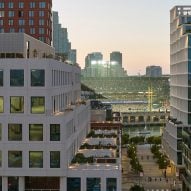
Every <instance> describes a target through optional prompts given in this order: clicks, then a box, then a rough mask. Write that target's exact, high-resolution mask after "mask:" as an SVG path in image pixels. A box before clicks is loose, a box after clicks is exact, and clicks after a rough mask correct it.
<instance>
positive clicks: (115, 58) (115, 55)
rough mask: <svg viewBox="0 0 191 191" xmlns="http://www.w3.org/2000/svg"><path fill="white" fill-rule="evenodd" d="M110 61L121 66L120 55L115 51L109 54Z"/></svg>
mask: <svg viewBox="0 0 191 191" xmlns="http://www.w3.org/2000/svg"><path fill="white" fill-rule="evenodd" d="M110 61H111V62H117V63H118V64H119V65H120V66H122V53H121V52H117V51H115V52H112V53H110Z"/></svg>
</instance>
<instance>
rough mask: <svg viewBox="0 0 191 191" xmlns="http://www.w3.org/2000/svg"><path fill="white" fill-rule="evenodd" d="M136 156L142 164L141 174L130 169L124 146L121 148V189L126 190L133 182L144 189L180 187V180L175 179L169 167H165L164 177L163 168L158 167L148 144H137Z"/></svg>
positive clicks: (166, 189) (162, 189) (167, 190)
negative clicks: (165, 174)
mask: <svg viewBox="0 0 191 191" xmlns="http://www.w3.org/2000/svg"><path fill="white" fill-rule="evenodd" d="M137 157H138V158H139V162H140V163H141V165H142V166H143V171H144V173H143V174H141V176H140V175H136V174H134V173H133V172H132V171H131V167H130V164H129V159H128V158H127V154H126V148H123V149H122V166H123V175H122V177H123V178H122V191H128V190H129V189H130V187H131V186H132V185H134V184H138V185H141V186H143V187H144V188H145V190H146V191H170V190H172V189H173V188H180V187H181V182H178V181H177V180H175V177H173V176H172V174H171V172H170V169H167V176H166V178H165V177H164V173H163V170H161V169H159V168H158V165H157V164H156V159H153V155H152V153H151V152H150V145H138V146H137Z"/></svg>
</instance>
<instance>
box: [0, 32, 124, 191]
mask: <svg viewBox="0 0 191 191" xmlns="http://www.w3.org/2000/svg"><path fill="white" fill-rule="evenodd" d="M89 132H90V103H89V102H88V101H85V100H81V83H80V67H79V66H78V65H70V64H67V63H64V62H62V61H60V58H59V57H55V52H54V48H52V47H50V46H49V45H47V44H45V43H43V42H41V41H38V40H37V39H34V38H33V37H31V36H29V35H26V34H24V33H4V34H0V191H42V190H43V191H44V190H46V191H76V190H78V191H86V190H92V189H93V190H95V189H96V190H97V191H105V190H107V191H110V190H111V189H112V191H120V190H121V161H120V155H119V148H120V144H119V143H120V142H119V138H117V135H119V132H120V131H119V130H118V131H116V132H115V134H116V135H115V138H110V139H111V140H109V139H108V140H107V143H105V140H106V139H105V138H104V139H103V140H101V142H100V140H99V141H98V140H97V142H96V140H93V139H91V140H90V141H91V144H98V145H100V143H102V142H103V144H107V145H105V147H108V146H109V148H110V146H113V147H114V149H104V150H103V149H97V150H95V149H89V150H88V151H86V150H81V149H80V146H81V145H82V143H84V141H85V140H87V139H86V136H87V134H88V133H89ZM104 132H105V131H104ZM107 133H108V132H107ZM102 134H103V133H102ZM92 140H93V143H92ZM116 140H118V144H116ZM108 144H109V145H108ZM110 144H111V145H110ZM95 146H96V145H95ZM103 146H104V145H103ZM79 153H82V154H84V156H85V157H90V158H91V159H93V160H92V161H91V163H90V164H88V163H87V164H81V165H78V164H76V163H73V162H72V161H74V158H75V157H76V154H79ZM100 157H101V159H100ZM103 157H106V158H103ZM98 160H101V161H99V163H97V162H98ZM107 160H109V161H110V162H109V164H108V162H107Z"/></svg>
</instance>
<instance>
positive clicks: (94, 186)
mask: <svg viewBox="0 0 191 191" xmlns="http://www.w3.org/2000/svg"><path fill="white" fill-rule="evenodd" d="M86 183H87V191H94V190H96V191H101V178H87V182H86Z"/></svg>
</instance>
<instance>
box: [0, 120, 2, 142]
mask: <svg viewBox="0 0 191 191" xmlns="http://www.w3.org/2000/svg"><path fill="white" fill-rule="evenodd" d="M0 140H2V124H1V123H0Z"/></svg>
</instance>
